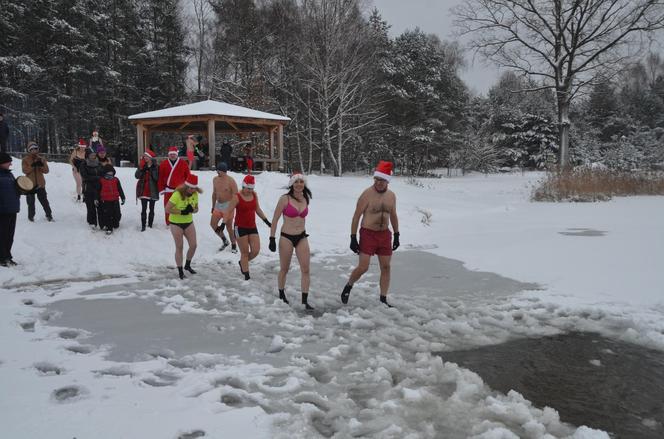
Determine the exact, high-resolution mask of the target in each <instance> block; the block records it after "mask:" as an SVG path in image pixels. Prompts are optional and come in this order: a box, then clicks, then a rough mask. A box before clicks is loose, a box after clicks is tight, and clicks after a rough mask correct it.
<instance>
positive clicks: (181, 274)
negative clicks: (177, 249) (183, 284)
mask: <svg viewBox="0 0 664 439" xmlns="http://www.w3.org/2000/svg"><path fill="white" fill-rule="evenodd" d="M178 276H180V279H184V278H185V275H184V270H182V267H178Z"/></svg>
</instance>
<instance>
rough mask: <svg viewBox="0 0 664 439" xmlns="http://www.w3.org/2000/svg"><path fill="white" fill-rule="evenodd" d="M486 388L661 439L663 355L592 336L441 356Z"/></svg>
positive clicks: (569, 416) (644, 438) (581, 420)
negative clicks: (477, 378)
mask: <svg viewBox="0 0 664 439" xmlns="http://www.w3.org/2000/svg"><path fill="white" fill-rule="evenodd" d="M441 355H443V357H444V359H445V361H453V362H455V363H457V364H459V365H460V366H463V367H466V368H468V369H470V370H472V371H474V372H476V373H477V374H478V375H480V376H481V377H482V379H483V380H484V382H485V383H486V384H488V385H489V386H490V387H491V388H493V389H495V390H499V391H501V392H504V393H507V392H509V391H510V390H511V389H513V390H516V391H517V392H519V393H521V394H522V395H523V396H524V397H525V398H526V399H529V400H530V401H532V402H533V403H534V404H535V405H537V406H540V407H544V406H549V407H553V408H555V409H556V410H557V411H558V413H560V417H561V420H563V421H565V422H569V423H571V424H574V425H587V426H589V427H592V428H597V429H601V430H605V431H607V432H610V433H612V434H613V435H615V437H616V438H624V439H637V438H638V439H661V438H663V437H664V353H663V352H660V351H654V350H650V349H646V348H643V347H640V346H636V345H633V344H629V343H623V342H620V341H616V340H609V339H607V338H604V337H601V336H598V335H596V334H590V333H579V332H575V333H569V334H563V335H557V336H553V337H542V338H525V339H520V340H512V341H508V342H506V343H502V344H498V345H494V346H485V347H481V348H477V349H471V350H465V351H456V352H445V353H443V354H441Z"/></svg>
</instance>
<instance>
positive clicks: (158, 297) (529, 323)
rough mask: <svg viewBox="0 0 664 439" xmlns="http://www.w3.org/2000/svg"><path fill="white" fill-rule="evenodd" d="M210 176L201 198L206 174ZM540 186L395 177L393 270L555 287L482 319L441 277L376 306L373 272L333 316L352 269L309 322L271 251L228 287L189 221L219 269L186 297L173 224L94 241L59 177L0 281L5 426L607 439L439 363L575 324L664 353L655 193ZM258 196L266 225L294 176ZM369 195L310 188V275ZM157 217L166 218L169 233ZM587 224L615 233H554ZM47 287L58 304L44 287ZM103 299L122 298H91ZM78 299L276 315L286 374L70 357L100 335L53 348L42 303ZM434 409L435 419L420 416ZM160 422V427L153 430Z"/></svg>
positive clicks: (205, 238) (203, 256)
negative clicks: (568, 199)
mask: <svg viewBox="0 0 664 439" xmlns="http://www.w3.org/2000/svg"><path fill="white" fill-rule="evenodd" d="M14 167H15V168H16V164H15V165H14ZM132 173H133V172H132V170H131V169H119V170H118V175H119V177H120V178H121V179H122V181H123V184H124V185H125V187H129V188H131V187H133V178H132ZM199 174H200V176H201V182H202V184H203V185H204V187H209V186H210V180H211V178H212V174H211V173H209V172H199ZM235 177H238V178H239V176H235ZM536 178H537V176H536V175H530V174H527V175H525V176H521V175H518V176H516V175H507V176H489V177H484V176H470V177H465V178H459V179H442V180H424V182H425V188H420V187H416V186H412V185H408V184H406V183H405V181H404V180H401V179H398V178H397V179H395V180H394V181H393V183H392V184H391V188H392V189H393V190H395V192H396V193H397V196H398V201H399V210H400V215H401V218H402V224H401V232H402V242H403V249H400V250H399V251H398V252H397V254H396V255H395V264H396V261H397V258H398V257H399V252H401V250H406V249H423V250H426V251H428V252H430V253H432V254H438V255H440V256H445V257H447V258H451V259H456V260H459V261H463V262H464V263H465V264H466V268H470V269H472V270H482V271H484V272H493V273H498V274H501V275H503V276H506V277H510V278H512V279H518V280H519V281H522V282H530V283H536V284H539V285H541V286H543V288H544V290H537V291H531V292H526V293H522V294H513V295H511V296H510V295H508V296H505V295H498V296H499V297H494V295H493V294H492V293H493V292H492V291H488V292H486V295H487V296H488V297H489V299H490V300H487V301H486V303H482V296H483V294H482V293H478V294H476V295H475V296H473V297H471V296H469V295H464V296H463V297H454V296H452V297H448V296H447V293H448V291H446V289H445V286H446V284H445V281H446V280H448V281H449V278H445V277H444V275H445V274H446V273H440V274H441V275H443V277H442V278H441V280H440V282H441V288H439V289H437V290H436V291H430V292H428V293H429V294H430V295H433V298H429V297H427V291H419V290H418V291H413V294H412V300H409V298H410V296H409V292H406V291H403V290H401V291H399V290H397V289H393V290H392V293H393V295H392V297H391V300H392V301H393V302H394V303H395V304H396V305H397V306H398V307H399V310H398V311H394V312H391V311H387V310H383V309H375V296H376V291H377V289H376V280H375V279H376V278H375V276H374V277H373V279H372V278H371V277H368V278H366V279H363V280H362V282H361V283H359V284H358V285H357V286H356V288H355V289H354V290H353V295H352V297H351V300H352V302H351V307H350V308H348V309H334V307H333V306H332V305H331V304H332V303H336V304H337V305H336V306H337V307H339V308H340V306H339V305H338V299H337V297H336V295H337V294H338V289H339V287H340V286H341V285H343V282H344V281H345V278H346V276H347V273H348V271H349V270H350V268H351V265H352V262H348V263H341V264H339V265H338V266H335V267H333V268H332V269H331V270H330V271H331V272H332V275H333V276H336V278H337V282H338V283H337V284H336V285H335V287H334V291H323V290H321V291H314V290H313V289H312V296H311V300H312V301H313V302H314V304H316V305H318V306H321V305H323V306H326V305H327V306H328V307H329V308H330V309H329V311H328V312H327V313H325V314H322V315H320V316H318V317H317V318H311V317H307V316H306V315H302V313H298V312H294V311H289V310H286V312H285V313H284V311H283V308H282V307H281V305H280V304H278V303H274V299H273V297H274V282H275V277H276V263H275V260H276V259H275V256H274V255H271V254H263V255H261V256H259V258H258V259H257V260H256V261H255V263H252V276H255V277H256V279H257V280H258V279H261V284H260V286H259V287H256V290H255V291H254V290H251V291H247V288H243V287H242V286H241V285H238V286H235V285H232V284H229V285H226V284H227V283H228V278H230V281H231V282H234V281H236V280H238V279H239V277H237V276H236V275H231V276H226V273H233V270H234V264H236V257H234V256H231V255H229V254H227V253H224V254H217V253H216V247H217V246H218V243H217V242H216V241H214V239H212V238H211V233H210V231H208V230H207V227H208V226H207V221H208V218H207V215H203V214H199V215H197V216H196V217H195V221H196V223H197V228H198V233H199V249H198V252H197V255H196V258H195V266H198V267H199V273H201V271H202V270H201V269H202V268H203V269H204V270H207V271H209V272H211V273H216V275H217V279H216V280H215V282H214V283H212V285H210V280H209V279H208V280H207V285H206V284H205V282H198V283H196V282H192V285H191V286H190V287H187V286H184V287H182V286H181V284H180V283H178V281H176V280H174V279H173V276H174V270H173V269H172V242H171V240H170V237H169V235H168V232H167V231H166V230H163V227H162V228H157V229H156V230H152V231H148V232H149V233H147V232H146V233H143V234H142V233H140V232H138V230H137V228H138V213H137V211H135V208H136V207H135V206H129V205H128V206H125V207H124V208H123V219H122V226H121V227H122V228H121V229H120V230H119V231H118V233H115V234H114V235H113V236H112V237H110V238H106V237H103V236H99V235H97V234H94V233H93V232H90V231H88V230H87V229H86V228H85V226H84V209H83V207H82V206H81V205H80V204H78V205H77V204H75V203H74V202H73V201H72V198H73V197H72V194H71V193H70V192H71V191H70V189H71V187H73V182H72V181H71V180H72V179H71V174H70V171H69V168H68V167H67V166H64V165H58V164H55V165H54V166H53V170H52V172H51V174H49V180H48V185H49V196H50V198H51V204H52V205H53V206H54V211H55V212H56V220H57V222H56V223H52V224H47V223H45V222H44V221H43V220H40V219H38V220H37V221H36V222H35V223H34V224H32V223H26V222H25V221H21V220H20V219H19V225H18V229H17V237H16V243H15V246H14V249H13V253H14V255H15V258H16V259H17V260H18V262H19V263H20V264H21V265H20V266H19V267H17V268H15V269H12V270H2V271H0V281H1V282H2V285H3V288H5V289H6V290H9V292H10V294H8V295H7V294H4V293H3V294H2V295H0V305H2V306H0V313H1V318H2V322H3V323H2V332H0V337H2V346H3V348H2V351H1V353H0V380H2V383H1V384H2V388H3V389H8V392H7V394H8V395H12V397H11V398H4V399H3V402H2V405H3V406H2V409H3V410H2V413H3V415H2V419H1V420H2V425H3V426H4V427H3V428H5V429H6V431H11V432H18V433H17V436H19V437H20V436H26V434H21V432H22V431H30V432H33V433H35V434H34V435H33V436H51V437H53V436H56V437H60V434H61V433H62V436H61V437H71V436H72V435H73V433H72V431H71V430H69V429H68V428H69V427H68V426H69V425H74V426H75V429H76V430H77V433H78V434H79V435H80V436H89V435H91V434H93V433H94V434H95V435H96V436H98V437H99V434H100V433H99V432H101V434H102V436H101V437H103V434H104V431H109V432H112V433H113V434H111V433H109V435H108V437H118V436H123V435H124V436H130V437H131V436H133V435H134V433H136V436H141V435H143V436H146V437H150V436H160V437H177V436H178V435H180V434H182V435H184V434H190V435H194V434H196V432H197V431H199V430H200V431H206V432H207V434H208V436H212V437H214V436H215V435H218V434H223V433H224V432H227V433H238V432H239V433H240V434H242V435H243V436H245V437H271V436H278V435H281V437H312V436H315V435H316V434H320V435H329V434H336V435H337V436H338V437H345V436H347V435H350V434H365V435H367V436H370V437H409V436H410V437H434V436H435V435H437V434H439V433H441V432H445V433H446V434H447V435H448V436H449V437H455V436H454V435H457V436H456V437H466V436H469V435H470V436H472V435H476V436H478V437H511V436H510V434H511V435H516V436H521V437H546V435H548V434H550V435H552V436H554V437H564V436H569V435H572V434H574V435H575V437H579V438H580V437H591V436H593V435H595V437H602V434H601V433H595V432H591V431H589V430H588V429H583V428H579V429H576V430H574V428H572V427H569V426H563V425H560V424H559V422H558V421H557V418H556V416H555V412H553V411H552V410H547V409H542V408H533V407H530V406H529V405H528V403H527V402H524V401H521V400H519V397H518V395H512V394H508V395H497V394H495V393H492V392H490V390H489V389H486V388H485V387H484V386H483V385H482V383H481V380H479V378H478V377H477V376H475V375H474V374H471V373H470V372H468V371H464V370H463V369H459V368H457V367H456V366H454V365H450V364H446V363H443V362H441V360H440V358H439V357H435V356H431V355H430V354H429V352H431V351H436V350H440V351H443V352H444V351H445V350H449V349H455V348H459V347H472V346H476V345H481V344H488V343H498V342H500V341H503V340H505V339H508V338H510V337H514V336H525V335H533V336H537V335H544V334H550V333H555V332H558V331H566V330H569V329H571V328H574V329H576V330H579V329H581V330H596V331H599V332H602V333H604V334H605V335H608V336H612V337H617V338H623V339H627V340H628V341H632V342H636V343H640V344H644V345H648V346H652V347H657V348H659V349H662V346H664V343H663V342H662V340H661V334H662V331H663V328H662V320H663V319H662V315H661V314H662V310H663V309H662V305H661V298H660V297H659V295H658V292H659V291H660V287H661V285H662V280H663V279H662V272H661V270H659V269H658V268H657V267H656V262H655V261H661V260H662V256H663V255H662V251H663V250H662V249H663V248H664V246H662V245H661V244H662V242H663V239H662V237H663V233H664V232H663V231H662V228H661V227H660V226H658V225H657V218H662V213H663V212H662V209H663V207H662V204H663V203H661V197H659V198H657V197H653V198H648V197H635V198H630V199H617V200H614V201H612V202H610V203H602V204H591V205H581V204H576V205H566V204H532V203H529V202H527V196H528V192H529V188H528V185H529V184H531V183H532V182H533V181H534V180H535V179H536ZM257 180H258V181H257V189H258V193H259V196H260V197H261V202H262V204H263V208H264V210H265V211H266V212H269V211H271V209H272V208H273V207H274V204H275V203H276V200H277V198H278V195H279V194H280V193H283V186H284V184H285V182H286V176H284V175H279V174H272V173H264V174H262V175H260V176H258V177H257ZM369 184H370V179H369V178H366V177H345V178H343V179H334V178H330V177H311V178H310V186H311V188H312V190H313V192H314V197H315V198H314V200H313V202H312V208H311V210H310V211H311V214H310V216H309V217H308V218H307V219H308V227H307V228H308V232H309V233H310V234H311V235H312V236H311V237H310V242H311V247H312V250H313V252H314V261H319V262H321V263H325V261H328V260H330V258H337V257H340V256H343V255H347V254H348V251H347V249H346V247H347V242H345V241H346V240H347V235H348V223H349V219H350V215H351V214H352V211H353V209H354V203H355V200H356V197H357V195H359V193H360V192H361V191H362V190H363V189H364V188H365V187H366V186H368V185H369ZM201 200H202V201H201V202H202V205H201V212H206V211H209V207H210V206H209V205H207V206H206V204H205V203H208V204H209V199H208V197H202V198H201ZM421 208H423V209H427V210H429V211H430V212H431V225H430V226H426V225H424V224H422V223H420V222H419V217H420V216H421V214H419V213H418V209H421ZM339 213H342V215H341V216H339ZM343 213H347V215H346V216H347V218H345V217H344V216H343ZM20 215H24V213H21V214H20ZM38 216H39V215H38ZM159 218H160V215H159V210H158V212H157V222H159ZM575 228H587V229H594V230H602V231H604V232H606V235H605V236H601V237H597V236H593V237H585V236H565V235H561V234H560V233H559V232H561V231H565V230H569V229H575ZM261 232H262V233H263V239H266V235H265V233H264V230H263V229H261ZM589 240H593V241H589ZM91 244H92V245H95V246H96V247H97V248H100V249H103V252H102V253H103V257H102V256H101V254H102V253H100V255H99V256H93V255H90V254H89V248H90V245H91ZM148 261H149V264H147V263H146V262H148ZM224 264H226V265H224ZM169 265H170V268H168V267H169ZM227 266H228V267H227ZM374 269H375V267H374ZM340 272H343V274H340ZM316 278H317V275H316V273H314V279H316ZM88 281H89V282H88ZM297 281H298V273H297V271H296V270H295V271H294V272H292V273H291V274H290V276H289V294H291V296H290V297H291V298H294V296H295V293H294V292H295V291H297ZM37 282H40V283H47V284H48V283H50V284H52V285H53V288H52V289H47V288H46V286H44V287H41V288H35V283H37ZM70 282H71V284H70ZM114 282H117V283H123V282H125V283H129V284H132V283H135V282H138V283H147V284H150V283H151V282H161V284H160V285H161V288H160V289H155V288H153V287H152V286H150V285H147V286H137V287H131V289H130V288H126V289H125V290H122V289H120V290H117V289H115V287H112V288H111V286H109V284H113V283H114ZM89 283H92V284H93V285H90V284H89ZM331 284H332V281H331V280H330V285H331ZM395 285H396V280H395ZM80 286H84V288H79V287H80ZM14 287H15V288H14ZM95 287H109V288H110V290H108V292H107V293H99V292H96V293H93V294H91V295H82V296H81V295H79V293H84V292H85V291H86V290H94V288H95ZM222 288H223V291H221V290H222ZM268 292H269V295H268ZM49 295H52V296H49ZM75 297H79V298H81V297H85V298H86V299H88V300H98V299H99V298H100V297H109V298H113V299H114V300H120V299H122V298H137V297H138V298H146V299H150V300H155V301H156V302H157V303H158V304H159V306H164V307H165V308H164V309H168V312H171V313H173V312H174V313H190V312H198V313H202V314H203V315H204V316H215V315H216V316H219V317H222V318H223V316H229V317H233V318H239V317H243V318H245V321H246V322H247V323H248V324H250V325H253V326H255V327H256V328H258V329H259V330H260V329H261V328H266V327H267V326H265V325H264V324H263V323H262V321H263V316H264V315H267V316H268V318H267V319H266V321H267V322H268V323H270V324H277V325H278V326H279V328H283V330H279V331H278V332H279V333H278V334H276V335H279V336H280V337H281V342H279V340H277V341H276V342H275V338H274V337H265V345H264V349H265V350H267V349H268V348H269V347H270V346H272V343H273V342H275V344H274V346H275V347H277V348H281V349H280V350H279V351H278V352H275V353H272V354H269V355H272V356H274V357H275V359H281V360H282V361H281V362H277V361H273V363H274V365H273V364H272V363H271V362H270V361H268V360H266V358H265V357H268V354H266V353H265V352H259V351H256V350H254V351H253V352H251V351H250V352H249V356H251V355H253V356H254V357H256V356H260V357H261V358H260V360H261V361H260V362H257V363H254V362H251V361H250V358H242V357H240V356H230V357H229V356H227V355H218V354H217V355H215V354H209V353H208V354H203V353H201V354H193V355H185V356H183V357H174V356H173V353H172V352H169V351H168V350H164V351H162V352H155V353H154V357H153V358H151V359H149V360H148V359H143V360H142V361H138V362H132V363H122V362H120V363H119V362H114V361H109V360H107V359H105V358H104V357H103V354H104V353H105V352H108V350H107V349H112V348H111V347H109V348H103V347H102V348H100V347H99V346H97V345H94V344H90V345H89V346H90V347H88V348H87V349H74V351H72V350H69V349H68V347H72V346H73V347H75V346H76V345H77V344H80V345H88V343H87V341H86V339H85V337H87V336H89V335H90V334H88V333H86V331H80V332H81V335H80V337H81V338H80V340H79V339H77V338H75V339H71V338H61V336H60V335H57V334H60V333H61V331H62V330H63V329H65V328H58V327H56V326H54V325H53V326H51V325H52V324H51V323H49V322H48V321H46V319H49V320H50V319H51V318H53V319H56V318H57V315H53V316H52V315H51V314H50V313H49V312H48V304H49V303H50V302H57V301H60V300H65V299H72V298H75ZM201 297H203V298H205V301H202V300H201ZM408 300H409V301H408ZM492 300H493V301H492ZM26 301H28V302H32V303H33V304H34V305H37V306H33V305H28V304H26V303H25V302H26ZM229 304H233V305H234V306H236V309H235V311H233V310H231V307H230V306H229ZM243 306H245V308H242V307H243ZM39 307H42V308H41V309H39ZM44 308H45V309H46V311H44ZM42 313H44V314H42ZM328 314H329V316H328ZM284 315H285V317H284ZM316 321H319V322H320V323H318V326H317V323H315V322H316ZM253 326H252V327H253ZM323 327H324V329H322V328H323ZM70 329H77V328H70ZM65 334H67V335H66V336H67V337H73V336H74V334H73V333H72V332H69V333H65ZM247 335H250V334H247ZM270 335H273V334H270ZM337 338H338V340H337ZM289 346H293V347H294V349H290V348H289ZM298 346H301V347H302V348H300V347H298ZM312 346H315V348H312ZM304 348H307V349H308V352H307V351H306V350H305V349H304ZM76 351H78V352H79V353H76ZM297 352H303V354H301V355H300V356H298V355H297ZM443 355H444V354H443ZM284 358H285V359H286V360H287V361H288V362H287V363H285V362H284ZM443 358H444V357H443ZM270 360H271V359H270ZM383 369H384V370H383ZM58 371H59V373H58ZM100 401H103V402H104V404H102V405H101V407H100V404H99V402H100ZM429 406H432V407H436V408H437V409H436V411H433V410H431V411H428V410H427V407H429ZM97 407H99V408H97ZM182 407H191V410H183V409H182ZM225 410H228V413H231V419H232V420H237V421H238V424H239V425H237V429H236V430H234V428H235V427H234V426H235V424H233V423H232V422H221V421H220V422H218V423H217V421H218V420H219V419H217V418H215V417H213V416H210V413H217V412H219V411H221V412H222V413H227V412H226V411H225ZM247 410H250V411H251V410H253V411H252V412H247ZM159 413H163V414H167V416H160V417H159V421H158V422H148V421H150V420H151V419H154V418H155V417H156V415H155V414H159ZM441 413H442V414H441ZM32 414H35V415H34V416H31V415H32ZM378 414H380V416H378ZM385 414H388V416H385ZM446 414H448V415H446ZM151 416H152V418H151ZM123 419H126V421H123ZM386 419H387V420H388V421H389V424H386V421H385V420H386ZM92 421H94V422H92ZM143 421H145V422H143ZM155 425H156V427H152V426H155ZM151 428H156V429H157V430H151ZM28 429H29V430H28ZM271 429H274V430H271ZM455 429H456V431H455ZM40 433H41V434H40ZM160 433H163V434H160Z"/></svg>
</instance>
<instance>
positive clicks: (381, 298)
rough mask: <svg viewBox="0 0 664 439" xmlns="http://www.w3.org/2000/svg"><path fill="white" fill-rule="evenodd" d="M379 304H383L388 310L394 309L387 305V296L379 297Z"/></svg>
mask: <svg viewBox="0 0 664 439" xmlns="http://www.w3.org/2000/svg"><path fill="white" fill-rule="evenodd" d="M380 303H384V304H385V305H387V307H388V308H394V307H393V306H392V305H390V304H389V303H387V296H380Z"/></svg>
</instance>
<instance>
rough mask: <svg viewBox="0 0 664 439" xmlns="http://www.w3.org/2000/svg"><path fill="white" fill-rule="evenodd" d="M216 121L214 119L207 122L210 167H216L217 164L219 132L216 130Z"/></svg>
mask: <svg viewBox="0 0 664 439" xmlns="http://www.w3.org/2000/svg"><path fill="white" fill-rule="evenodd" d="M214 125H215V120H214V118H212V119H208V121H207V138H208V157H209V158H210V166H212V167H214V163H215V157H214V156H215V151H216V147H215V141H216V137H217V132H216V130H215V126H214Z"/></svg>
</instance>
